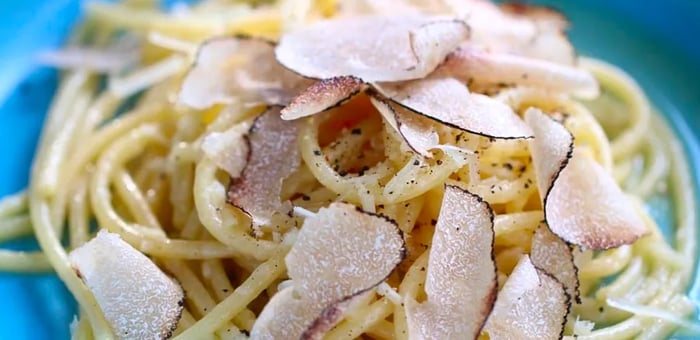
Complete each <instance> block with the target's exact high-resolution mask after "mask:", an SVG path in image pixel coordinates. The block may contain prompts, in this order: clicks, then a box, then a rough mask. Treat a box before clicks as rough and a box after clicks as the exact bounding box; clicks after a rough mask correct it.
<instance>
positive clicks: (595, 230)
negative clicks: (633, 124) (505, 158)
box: [525, 108, 647, 249]
mask: <svg viewBox="0 0 700 340" xmlns="http://www.w3.org/2000/svg"><path fill="white" fill-rule="evenodd" d="M525 120H526V121H527V123H528V125H530V127H531V128H532V129H533V131H534V132H535V138H534V139H533V140H531V141H530V152H531V154H532V160H533V163H534V166H535V174H536V176H537V186H538V189H539V192H540V197H541V198H542V200H543V206H544V212H545V220H546V222H547V225H548V226H549V228H550V229H551V230H552V232H554V233H555V234H556V235H557V236H559V237H561V238H562V239H563V240H565V241H567V242H569V243H573V244H576V245H580V246H583V247H586V248H591V249H609V248H615V247H619V246H621V245H624V244H631V243H632V242H634V241H635V240H637V239H638V238H640V237H642V236H643V235H644V234H646V233H647V229H646V227H645V224H644V221H643V220H642V219H641V217H640V216H638V214H637V213H636V211H635V209H634V206H633V205H632V203H631V202H630V201H629V199H628V198H627V197H626V196H625V194H624V193H623V192H622V190H621V189H620V187H619V186H618V185H617V183H616V182H615V180H614V179H613V178H612V176H611V175H610V173H608V172H607V171H606V170H605V169H604V168H603V167H602V166H601V165H599V164H598V163H596V162H595V161H594V160H593V159H592V158H591V157H590V156H588V155H587V154H585V153H584V152H581V151H575V150H574V146H573V145H574V144H573V136H572V135H571V133H570V132H569V131H567V130H566V128H565V127H564V126H563V125H561V124H559V123H558V122H556V121H554V120H553V119H551V118H550V117H548V116H547V115H545V114H544V113H542V111H540V110H537V109H534V108H531V109H528V111H526V112H525Z"/></svg>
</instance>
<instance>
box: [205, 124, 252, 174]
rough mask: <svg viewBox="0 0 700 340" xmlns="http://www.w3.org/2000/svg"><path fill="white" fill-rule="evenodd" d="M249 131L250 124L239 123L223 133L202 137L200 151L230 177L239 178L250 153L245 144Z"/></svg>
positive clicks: (213, 133)
mask: <svg viewBox="0 0 700 340" xmlns="http://www.w3.org/2000/svg"><path fill="white" fill-rule="evenodd" d="M249 129H250V124H247V123H241V124H236V125H234V126H232V127H231V128H229V129H228V130H226V131H224V132H212V133H210V134H208V135H207V136H206V137H204V140H203V141H202V151H203V152H204V154H205V155H207V157H209V158H210V159H211V160H212V161H214V163H215V164H216V165H217V166H218V167H219V168H221V169H223V170H224V171H226V172H227V173H228V175H229V176H230V177H232V178H237V177H240V176H241V172H242V171H243V168H244V167H245V165H246V163H247V161H248V153H249V152H250V148H249V147H248V143H246V136H247V134H248V130H249Z"/></svg>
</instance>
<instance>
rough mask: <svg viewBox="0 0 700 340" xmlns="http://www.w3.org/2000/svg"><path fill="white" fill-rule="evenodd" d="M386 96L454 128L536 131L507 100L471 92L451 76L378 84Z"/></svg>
mask: <svg viewBox="0 0 700 340" xmlns="http://www.w3.org/2000/svg"><path fill="white" fill-rule="evenodd" d="M375 88H376V89H377V90H378V91H379V92H380V93H381V94H382V95H384V96H385V97H387V98H389V99H391V100H392V101H394V102H396V103H398V104H399V105H401V106H403V107H406V108H408V109H410V110H411V111H414V112H417V113H419V114H421V115H423V116H425V117H428V118H430V119H433V120H435V121H438V122H440V123H443V124H446V125H449V126H452V127H454V128H457V129H460V130H464V131H467V132H470V133H475V134H478V135H482V136H487V137H493V138H504V139H512V138H529V137H531V136H532V131H530V128H529V127H528V126H527V124H525V122H523V121H522V119H520V117H518V115H516V114H515V112H513V110H512V109H511V108H510V107H509V106H507V105H506V104H504V103H501V102H499V101H497V100H495V99H492V98H490V97H488V96H485V95H482V94H476V93H470V92H469V89H468V88H467V87H466V86H465V85H464V84H462V83H460V82H459V81H458V80H456V79H454V78H449V77H429V78H426V79H421V80H415V81H406V82H397V83H381V84H375Z"/></svg>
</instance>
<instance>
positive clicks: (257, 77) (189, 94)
mask: <svg viewBox="0 0 700 340" xmlns="http://www.w3.org/2000/svg"><path fill="white" fill-rule="evenodd" d="M310 84H311V80H308V79H304V78H302V77H300V76H298V75H297V74H294V73H292V72H290V71H289V70H287V69H285V68H284V67H282V66H281V65H279V64H278V63H277V61H276V60H275V57H274V46H273V45H272V43H270V42H268V41H265V40H262V39H255V38H250V37H242V36H238V37H230V38H217V39H211V40H209V41H206V42H205V43H203V44H202V45H201V46H200V48H199V52H198V53H197V57H196V60H195V62H194V65H193V66H192V67H191V69H190V70H189V72H188V73H187V75H186V76H185V79H184V81H183V83H182V88H181V89H180V95H179V100H180V101H181V102H182V103H184V104H186V105H188V106H190V107H193V108H196V109H205V108H208V107H210V106H212V105H214V104H219V103H229V102H231V101H232V100H233V99H234V98H242V99H243V100H244V101H246V102H249V103H251V104H261V103H262V104H269V105H286V104H287V103H289V101H290V100H291V98H292V97H293V96H294V95H296V94H297V93H298V92H300V91H301V90H302V89H304V88H305V87H307V86H309V85H310Z"/></svg>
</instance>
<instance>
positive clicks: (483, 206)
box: [405, 185, 498, 339]
mask: <svg viewBox="0 0 700 340" xmlns="http://www.w3.org/2000/svg"><path fill="white" fill-rule="evenodd" d="M493 246H494V231H493V211H492V210H491V207H490V206H489V205H488V203H486V202H485V201H483V200H482V199H481V198H480V197H479V196H476V195H474V194H471V193H469V192H468V191H465V190H463V189H460V188H458V187H455V186H450V185H447V186H445V193H444V196H443V200H442V207H441V208H440V215H439V217H438V221H437V225H436V226H435V234H434V236H433V242H432V247H431V249H430V258H429V262H428V272H427V277H426V283H425V292H426V294H427V297H428V298H427V301H425V302H423V303H420V304H418V303H417V302H416V301H415V300H412V299H411V300H407V301H406V302H405V303H406V317H407V322H408V327H409V332H410V334H409V337H410V338H412V339H456V338H460V339H476V338H477V337H478V335H479V334H480V333H481V329H482V327H483V326H484V323H485V322H486V319H487V317H488V315H489V313H490V312H491V309H492V308H493V305H494V300H495V298H496V293H497V289H498V280H497V275H496V262H495V260H494V253H493V251H494V249H493Z"/></svg>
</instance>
